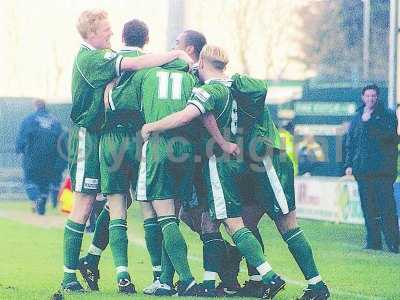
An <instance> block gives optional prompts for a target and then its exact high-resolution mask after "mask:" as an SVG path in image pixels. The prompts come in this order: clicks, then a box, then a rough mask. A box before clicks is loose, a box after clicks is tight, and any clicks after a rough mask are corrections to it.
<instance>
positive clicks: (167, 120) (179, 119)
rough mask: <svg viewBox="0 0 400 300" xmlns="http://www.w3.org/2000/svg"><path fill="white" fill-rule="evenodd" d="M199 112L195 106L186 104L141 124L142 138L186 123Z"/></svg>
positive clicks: (146, 138)
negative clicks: (167, 114)
mask: <svg viewBox="0 0 400 300" xmlns="http://www.w3.org/2000/svg"><path fill="white" fill-rule="evenodd" d="M200 114H201V112H200V111H199V110H198V108H197V107H196V106H194V105H190V104H188V105H187V106H186V107H185V108H184V109H182V110H180V111H178V112H175V113H173V114H170V115H169V116H166V117H164V118H162V119H161V120H158V121H156V122H153V123H148V124H145V125H143V127H142V130H141V133H142V137H143V140H145V141H146V140H148V139H149V137H150V135H151V134H152V133H155V132H164V131H166V130H170V129H174V128H178V127H182V126H184V125H187V124H188V123H190V122H191V121H192V120H193V119H195V118H197V117H198V116H200Z"/></svg>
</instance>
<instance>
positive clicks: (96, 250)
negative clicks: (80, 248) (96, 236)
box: [88, 244, 103, 256]
mask: <svg viewBox="0 0 400 300" xmlns="http://www.w3.org/2000/svg"><path fill="white" fill-rule="evenodd" d="M101 252H103V250H101V249H100V248H98V247H96V246H95V245H93V244H91V245H90V247H89V250H88V253H90V254H92V255H97V256H100V255H101Z"/></svg>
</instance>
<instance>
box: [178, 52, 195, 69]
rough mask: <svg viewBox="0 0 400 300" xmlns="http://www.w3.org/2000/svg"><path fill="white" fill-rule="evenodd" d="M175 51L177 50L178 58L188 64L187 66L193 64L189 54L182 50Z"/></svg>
mask: <svg viewBox="0 0 400 300" xmlns="http://www.w3.org/2000/svg"><path fill="white" fill-rule="evenodd" d="M175 51H178V58H179V59H182V60H184V61H185V62H186V63H187V64H188V65H189V68H191V67H192V65H193V59H191V58H190V56H189V55H188V54H187V53H186V52H185V51H183V50H175Z"/></svg>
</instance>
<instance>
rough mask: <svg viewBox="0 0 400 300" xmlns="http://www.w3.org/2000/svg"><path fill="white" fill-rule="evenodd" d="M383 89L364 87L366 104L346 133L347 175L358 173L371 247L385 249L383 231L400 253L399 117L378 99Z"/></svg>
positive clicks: (394, 250) (388, 242)
mask: <svg viewBox="0 0 400 300" xmlns="http://www.w3.org/2000/svg"><path fill="white" fill-rule="evenodd" d="M378 96H379V88H378V87H377V86H376V85H368V86H366V87H364V88H363V90H362V101H363V105H362V106H361V107H360V108H359V109H358V110H357V112H356V114H355V116H354V117H353V119H352V121H351V124H350V128H349V132H348V134H347V136H346V145H345V149H346V159H345V168H346V169H345V172H346V175H354V177H355V179H356V181H357V184H358V190H359V194H360V200H361V208H362V211H363V214H364V219H365V226H366V233H367V236H366V238H367V244H366V248H367V249H374V250H381V249H382V240H381V231H383V234H384V237H385V241H386V244H387V246H388V249H389V251H391V252H395V253H398V252H399V240H400V238H399V226H398V219H397V213H396V206H395V205H396V204H395V200H394V196H393V183H394V181H395V179H396V176H397V170H396V166H397V144H398V135H397V132H396V129H397V119H396V116H395V114H394V112H392V111H390V110H388V109H386V108H385V107H384V105H383V104H382V103H381V102H379V101H378Z"/></svg>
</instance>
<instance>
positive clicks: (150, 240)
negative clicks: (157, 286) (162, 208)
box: [143, 218, 163, 279]
mask: <svg viewBox="0 0 400 300" xmlns="http://www.w3.org/2000/svg"><path fill="white" fill-rule="evenodd" d="M143 227H144V240H145V241H146V247H147V252H149V255H150V260H151V265H152V266H153V277H154V279H156V278H159V277H160V275H161V255H162V240H163V239H162V232H161V227H160V224H158V222H157V218H149V219H146V220H144V222H143Z"/></svg>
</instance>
